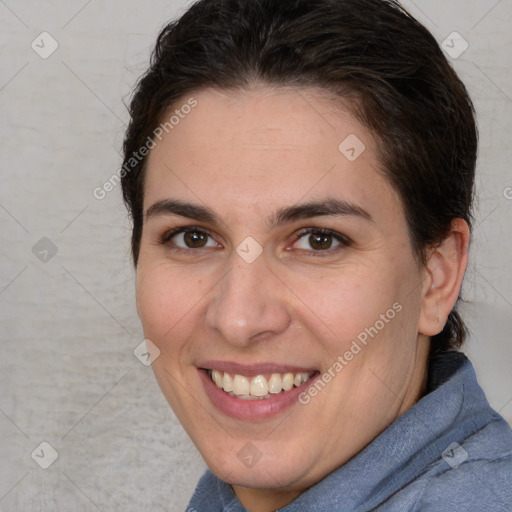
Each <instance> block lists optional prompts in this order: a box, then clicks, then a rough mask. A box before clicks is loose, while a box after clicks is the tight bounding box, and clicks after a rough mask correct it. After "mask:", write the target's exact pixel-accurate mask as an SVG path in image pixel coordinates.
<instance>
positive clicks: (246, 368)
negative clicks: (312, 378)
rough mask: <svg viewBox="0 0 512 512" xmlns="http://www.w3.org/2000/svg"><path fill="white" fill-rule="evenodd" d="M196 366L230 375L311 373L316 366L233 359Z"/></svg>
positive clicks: (253, 375)
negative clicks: (255, 362) (247, 361)
mask: <svg viewBox="0 0 512 512" xmlns="http://www.w3.org/2000/svg"><path fill="white" fill-rule="evenodd" d="M197 367H198V368H202V369H204V370H217V371H220V372H226V373H229V374H231V375H244V376H246V377H255V376H256V375H263V374H268V373H311V372H316V371H317V370H316V368H311V367H310V366H308V367H304V366H290V365H281V364H276V363H258V364H250V365H249V364H240V363H235V362H233V361H205V362H204V363H201V364H198V365H197Z"/></svg>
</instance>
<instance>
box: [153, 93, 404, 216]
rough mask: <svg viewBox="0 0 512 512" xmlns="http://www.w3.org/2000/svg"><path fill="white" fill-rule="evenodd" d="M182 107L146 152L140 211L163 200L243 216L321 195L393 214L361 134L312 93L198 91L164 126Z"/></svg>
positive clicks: (392, 197)
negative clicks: (237, 212)
mask: <svg viewBox="0 0 512 512" xmlns="http://www.w3.org/2000/svg"><path fill="white" fill-rule="evenodd" d="M190 98H193V100H194V101H195V102H196V103H197V104H196V106H195V107H194V108H193V109H188V108H187V109H184V110H183V112H185V111H188V113H187V114H184V113H183V112H182V113H181V116H180V119H179V122H178V123H177V124H175V125H173V127H172V129H168V133H165V132H164V133H163V137H162V140H161V141H158V140H155V142H157V144H156V147H154V148H153V149H152V150H151V152H150V155H149V157H148V162H147V175H146V183H145V193H144V196H145V201H144V207H145V209H147V207H148V206H149V205H150V204H152V203H153V202H155V201H158V200H163V199H167V198H168V197H169V195H172V196H173V197H178V198H180V199H184V200H189V201H194V202H198V201H199V202H202V203H207V204H209V205H210V206H213V207H215V206H218V207H219V208H224V209H228V208H231V209H235V208H239V209H242V212H243V213H244V214H245V213H246V210H247V208H248V207H249V206H251V207H252V211H269V210H273V209H275V208H276V207H278V206H283V204H281V203H286V206H287V205H288V204H294V203H296V202H298V201H300V200H316V199H321V198H322V197H324V196H325V195H326V194H329V195H330V196H332V195H333V194H334V195H336V194H340V195H341V196H343V197H345V198H347V199H350V200H354V201H359V202H365V203H373V204H375V206H378V204H379V205H380V206H382V207H383V208H388V209H389V208H390V207H393V206H394V207H395V208H396V207H397V206H399V205H397V204H394V205H393V203H396V202H397V201H398V198H397V196H396V194H395V193H394V191H393V190H392V189H391V187H390V186H389V185H388V183H387V181H386V180H385V179H384V178H383V177H382V173H381V172H380V170H379V164H380V163H379V160H378V156H377V144H376V141H375V140H374V138H373V136H372V135H371V133H370V132H369V130H367V129H366V128H365V127H364V126H362V125H361V123H359V122H358V121H357V119H356V118H355V117H354V116H352V115H351V114H349V113H348V112H347V111H346V110H344V109H343V108H341V107H340V106H337V105H335V104H334V102H333V100H332V97H329V96H327V94H323V93H322V92H321V91H320V90H318V89H310V88H308V89H293V88H279V89H271V88H258V89H255V90H251V91H245V90H242V91H219V90H214V89H206V90H202V91H199V92H196V93H194V94H191V95H190V96H187V97H184V98H183V99H182V100H181V101H178V102H177V103H176V104H175V105H174V106H173V109H172V112H170V113H167V114H166V115H165V116H164V122H165V120H166V119H167V118H169V117H170V115H172V114H173V113H176V110H178V111H179V110H180V105H185V104H187V102H189V103H190V101H189V100H190ZM178 114H179V112H178ZM175 121H176V119H175ZM377 196H378V197H377ZM377 203H378V204H377ZM398 203H399V201H398Z"/></svg>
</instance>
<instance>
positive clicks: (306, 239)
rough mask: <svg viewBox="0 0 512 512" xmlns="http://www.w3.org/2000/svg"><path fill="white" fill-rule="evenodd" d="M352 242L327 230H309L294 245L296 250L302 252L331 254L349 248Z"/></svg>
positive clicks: (300, 235)
mask: <svg viewBox="0 0 512 512" xmlns="http://www.w3.org/2000/svg"><path fill="white" fill-rule="evenodd" d="M349 245H350V240H349V239H348V238H346V237H345V236H344V235H342V234H341V233H337V232H336V231H333V232H331V231H330V230H325V229H308V230H306V231H303V232H302V233H300V234H299V235H298V238H297V241H296V242H295V244H294V248H295V249H300V250H301V251H309V252H311V253H313V252H318V253H322V252H326V253H327V252H330V251H334V250H336V249H341V248H342V247H348V246H349Z"/></svg>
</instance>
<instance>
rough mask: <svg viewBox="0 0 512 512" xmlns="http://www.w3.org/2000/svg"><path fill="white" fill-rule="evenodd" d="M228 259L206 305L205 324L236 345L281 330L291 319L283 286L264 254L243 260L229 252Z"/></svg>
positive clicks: (251, 341) (278, 332) (285, 289)
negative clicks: (222, 276) (252, 259)
mask: <svg viewBox="0 0 512 512" xmlns="http://www.w3.org/2000/svg"><path fill="white" fill-rule="evenodd" d="M232 260H233V261H232V265H231V266H230V270H229V272H228V273H227V274H226V275H225V277H224V278H223V279H222V281H221V282H220V283H219V284H218V286H216V287H215V289H214V290H213V295H212V296H211V300H210V302H209V304H208V306H207V311H206V320H205V321H206V325H207V327H208V328H210V329H214V330H216V331H217V332H218V333H219V334H220V335H221V336H222V338H223V339H224V340H225V341H227V342H228V343H230V344H232V345H236V346H239V347H243V346H247V345H249V344H252V343H254V342H256V341H258V340H264V339H267V338H269V337H272V336H273V335H278V334H280V333H282V332H284V331H285V330H286V329H287V327H288V326H289V324H290V321H291V318H290V312H289V308H288V302H287V300H286V292H287V288H286V286H285V285H284V283H283V282H282V281H281V280H280V279H279V277H278V276H277V275H276V273H275V272H274V271H273V270H271V269H270V268H269V266H268V264H267V262H266V260H265V257H264V254H262V255H261V256H260V257H259V258H257V259H256V261H254V262H252V263H247V262H245V261H244V260H243V259H242V258H240V256H238V254H236V253H233V256H232Z"/></svg>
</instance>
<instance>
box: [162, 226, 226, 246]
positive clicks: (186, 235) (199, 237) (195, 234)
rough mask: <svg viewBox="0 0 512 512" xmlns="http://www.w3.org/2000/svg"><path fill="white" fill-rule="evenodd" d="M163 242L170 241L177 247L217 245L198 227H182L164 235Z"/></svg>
mask: <svg viewBox="0 0 512 512" xmlns="http://www.w3.org/2000/svg"><path fill="white" fill-rule="evenodd" d="M163 242H164V243H166V244H167V243H170V244H172V245H174V246H175V247H177V248H179V249H203V248H205V247H218V244H217V243H216V242H215V240H214V239H213V238H212V237H211V236H210V235H209V234H208V233H206V232H205V231H201V230H199V229H182V230H180V231H178V232H174V233H173V234H171V235H167V236H165V237H164V240H163Z"/></svg>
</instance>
